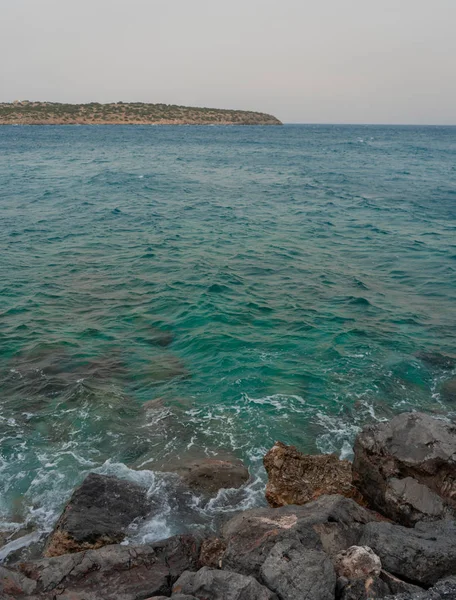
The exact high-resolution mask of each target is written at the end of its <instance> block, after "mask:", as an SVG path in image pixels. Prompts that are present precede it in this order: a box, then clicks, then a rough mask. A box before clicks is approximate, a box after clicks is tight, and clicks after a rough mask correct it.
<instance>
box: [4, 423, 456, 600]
mask: <svg viewBox="0 0 456 600" xmlns="http://www.w3.org/2000/svg"><path fill="white" fill-rule="evenodd" d="M264 465H265V468H266V471H267V473H268V483H267V488H266V499H267V501H268V504H269V507H264V508H256V509H251V510H246V511H243V512H239V513H238V514H236V515H235V516H234V517H233V518H231V519H230V520H228V521H227V522H225V523H224V524H223V526H222V527H221V528H220V531H219V532H217V534H216V536H215V535H211V536H205V535H204V533H201V532H200V531H198V528H196V527H195V531H196V532H195V533H194V532H192V533H189V534H186V535H179V536H174V537H171V538H169V539H166V540H163V541H161V542H157V543H154V544H144V545H128V544H126V543H125V539H126V536H127V532H128V531H129V528H131V526H132V525H134V524H135V523H138V522H140V521H141V520H143V519H145V518H146V517H147V516H148V515H150V514H152V513H153V511H154V498H153V497H149V496H148V494H147V490H145V489H144V488H142V487H141V486H139V485H137V484H134V483H132V482H128V481H125V480H121V479H117V478H115V477H110V476H106V475H100V474H97V473H91V474H89V475H88V477H87V478H86V479H85V480H84V482H83V483H82V485H81V486H80V487H79V488H77V489H76V490H75V491H74V493H73V495H72V497H71V499H70V500H69V502H68V504H67V505H66V507H65V509H64V511H63V513H62V515H61V516H60V518H59V520H58V522H57V524H56V526H55V528H54V531H53V532H52V533H51V535H50V536H49V538H48V539H47V540H46V543H45V546H44V548H43V551H42V557H40V558H36V559H34V560H27V559H25V560H18V561H17V562H13V563H12V564H10V563H8V565H7V566H2V567H0V598H2V599H5V600H10V599H12V598H19V599H24V600H25V599H28V600H39V599H40V600H51V599H56V598H60V599H61V600H99V599H101V600H104V599H106V600H107V599H112V600H146V599H148V600H152V599H155V600H164V599H165V598H169V597H171V598H173V599H174V600H368V599H371V598H372V599H377V598H378V599H380V598H383V599H385V600H386V599H388V600H393V599H394V600H415V599H416V600H443V599H450V600H451V599H453V600H455V599H456V517H455V513H456V427H455V426H454V425H453V424H451V423H449V422H447V421H444V420H440V419H437V418H434V417H431V416H428V415H426V414H423V413H404V414H401V415H398V416H397V417H395V418H393V419H392V420H391V421H388V422H383V423H379V424H376V425H371V426H367V427H365V428H364V429H363V431H362V432H361V433H360V434H359V435H358V437H357V439H356V442H355V446H354V461H353V463H350V462H348V461H342V460H339V459H338V458H337V457H335V456H334V455H319V456H309V455H304V454H302V453H300V452H299V451H298V450H297V449H296V448H294V447H292V446H287V445H285V444H283V443H280V442H277V443H276V444H275V445H274V447H273V448H272V449H271V450H270V451H269V452H268V453H267V454H266V456H265V457H264ZM248 478H249V474H248V471H247V469H246V468H245V467H244V466H243V465H242V463H238V462H230V461H225V460H223V461H222V460H214V459H212V460H206V461H199V462H198V463H195V464H193V465H190V466H188V467H187V468H186V470H185V472H184V473H183V474H182V485H185V486H187V488H188V489H193V490H198V492H199V493H203V494H206V495H207V496H208V497H211V496H214V495H215V494H217V492H218V491H219V490H220V489H224V488H236V487H241V486H243V485H245V484H246V482H247V481H248Z"/></svg>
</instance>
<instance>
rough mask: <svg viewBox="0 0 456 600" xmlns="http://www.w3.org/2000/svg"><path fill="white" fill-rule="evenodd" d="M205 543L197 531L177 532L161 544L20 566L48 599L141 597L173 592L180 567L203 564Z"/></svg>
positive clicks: (112, 548)
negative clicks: (200, 561) (199, 537)
mask: <svg viewBox="0 0 456 600" xmlns="http://www.w3.org/2000/svg"><path fill="white" fill-rule="evenodd" d="M200 545H201V542H200V540H199V539H197V538H195V537H193V536H176V537H174V538H169V539H168V540H164V541H163V542H159V543H157V544H151V545H145V546H121V545H113V546H105V547H103V548H100V549H98V550H87V551H86V552H78V553H74V554H66V555H64V556H58V557H54V558H45V559H41V560H37V561H30V562H26V563H20V564H19V565H18V569H19V571H20V572H21V574H22V575H24V576H25V577H27V578H29V579H31V580H32V581H34V582H35V583H36V589H35V591H34V593H35V594H36V595H37V596H39V597H40V598H43V599H45V598H46V600H47V598H49V599H51V598H54V596H58V598H59V599H63V600H73V599H76V598H79V597H80V598H81V600H82V599H83V600H137V599H138V598H148V597H151V596H152V597H153V596H156V595H169V594H170V593H171V587H172V584H173V583H174V582H175V581H176V579H177V578H178V577H179V576H180V575H181V573H183V572H184V571H186V570H189V569H196V568H198V558H199V552H200Z"/></svg>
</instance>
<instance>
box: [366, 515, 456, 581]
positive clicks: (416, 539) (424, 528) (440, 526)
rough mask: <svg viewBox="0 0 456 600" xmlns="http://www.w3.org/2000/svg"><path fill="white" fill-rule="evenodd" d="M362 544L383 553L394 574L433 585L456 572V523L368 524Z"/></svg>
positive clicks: (385, 562) (390, 570)
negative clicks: (413, 526)
mask: <svg viewBox="0 0 456 600" xmlns="http://www.w3.org/2000/svg"><path fill="white" fill-rule="evenodd" d="M360 543H361V544H363V545H366V546H369V547H370V548H372V550H373V551H374V552H375V553H376V554H378V556H380V559H381V561H382V565H383V567H384V568H385V569H386V570H387V571H389V572H390V573H394V575H396V576H398V577H400V578H403V579H405V580H407V581H409V582H413V583H416V584H418V585H424V586H430V585H433V584H434V583H436V582H437V581H438V580H439V579H441V578H443V577H448V576H450V575H454V574H455V573H456V523H455V522H454V521H436V522H433V523H417V525H416V526H415V528H414V529H410V528H408V527H402V526H400V525H393V524H392V523H385V522H383V523H368V524H367V525H365V527H364V531H363V535H362V537H361V542H360Z"/></svg>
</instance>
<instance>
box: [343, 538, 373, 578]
mask: <svg viewBox="0 0 456 600" xmlns="http://www.w3.org/2000/svg"><path fill="white" fill-rule="evenodd" d="M334 566H335V568H336V573H337V575H338V576H339V577H346V578H347V579H366V578H367V577H369V576H371V577H376V576H378V575H380V571H381V570H382V562H381V560H380V558H379V557H378V556H377V555H376V554H375V553H374V552H373V551H372V549H371V548H369V547H368V546H351V547H350V548H348V550H343V551H342V552H339V554H338V555H337V556H336V560H335V564H334Z"/></svg>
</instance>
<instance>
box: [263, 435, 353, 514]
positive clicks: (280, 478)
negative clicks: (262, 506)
mask: <svg viewBox="0 0 456 600" xmlns="http://www.w3.org/2000/svg"><path fill="white" fill-rule="evenodd" d="M263 463H264V467H265V469H266V472H267V474H268V483H267V485H266V500H267V501H268V503H269V504H270V505H271V506H273V507H275V508H276V507H278V506H286V505H287V504H306V502H310V501H311V500H316V499H317V498H318V497H319V496H322V495H323V494H341V495H343V496H346V497H347V498H353V499H354V500H356V501H357V502H362V497H361V494H360V493H359V491H358V490H357V489H356V487H355V486H354V485H353V483H352V465H351V463H350V462H349V461H348V460H339V459H338V458H337V456H336V455H335V454H321V455H316V456H311V455H308V454H302V453H301V452H299V451H298V450H297V449H296V448H295V447H294V446H287V445H285V444H283V443H282V442H276V443H275V444H274V446H273V447H272V448H271V450H269V452H268V453H267V454H266V456H265V457H264V459H263Z"/></svg>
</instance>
